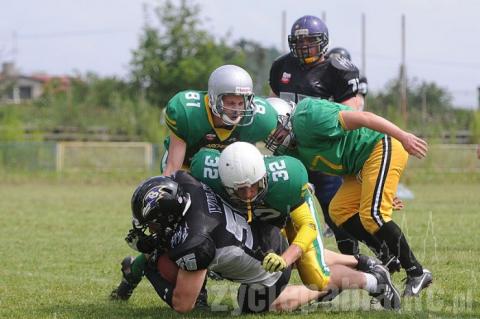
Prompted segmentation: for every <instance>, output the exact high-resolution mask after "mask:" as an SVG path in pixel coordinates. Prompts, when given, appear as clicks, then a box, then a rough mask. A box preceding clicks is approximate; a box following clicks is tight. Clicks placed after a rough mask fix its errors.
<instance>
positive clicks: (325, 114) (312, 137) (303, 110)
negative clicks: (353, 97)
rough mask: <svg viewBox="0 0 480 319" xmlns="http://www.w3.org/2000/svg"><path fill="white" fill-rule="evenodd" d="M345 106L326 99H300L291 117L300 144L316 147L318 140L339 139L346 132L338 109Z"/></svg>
mask: <svg viewBox="0 0 480 319" xmlns="http://www.w3.org/2000/svg"><path fill="white" fill-rule="evenodd" d="M344 110H351V108H349V107H347V106H343V105H341V104H338V103H333V102H330V101H326V100H319V99H311V98H307V99H304V100H302V101H301V102H300V103H299V104H298V105H297V109H296V110H295V115H294V116H293V119H292V126H293V131H294V132H295V136H296V139H297V140H298V141H299V143H301V144H302V146H306V147H316V145H317V144H318V143H317V141H318V140H329V139H339V138H341V137H343V136H345V134H346V130H345V128H344V126H343V122H342V118H341V116H340V111H344Z"/></svg>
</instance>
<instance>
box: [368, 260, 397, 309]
mask: <svg viewBox="0 0 480 319" xmlns="http://www.w3.org/2000/svg"><path fill="white" fill-rule="evenodd" d="M370 273H371V274H372V275H373V276H375V278H377V282H378V283H377V285H378V288H377V292H375V293H370V296H372V297H375V299H377V300H378V301H380V304H381V305H382V307H383V308H385V309H388V310H398V309H400V304H401V302H400V294H399V293H398V291H397V289H396V288H395V286H394V285H393V283H392V278H391V277H390V273H389V272H388V269H387V268H385V267H384V266H382V265H375V266H374V267H373V269H372V271H370Z"/></svg>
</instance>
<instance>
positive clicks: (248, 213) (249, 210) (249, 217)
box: [247, 201, 253, 224]
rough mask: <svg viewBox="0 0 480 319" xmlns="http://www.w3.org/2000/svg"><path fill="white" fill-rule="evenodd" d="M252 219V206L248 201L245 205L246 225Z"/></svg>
mask: <svg viewBox="0 0 480 319" xmlns="http://www.w3.org/2000/svg"><path fill="white" fill-rule="evenodd" d="M252 219H253V214H252V205H251V203H250V201H249V202H248V203H247V223H249V224H250V223H251V222H252Z"/></svg>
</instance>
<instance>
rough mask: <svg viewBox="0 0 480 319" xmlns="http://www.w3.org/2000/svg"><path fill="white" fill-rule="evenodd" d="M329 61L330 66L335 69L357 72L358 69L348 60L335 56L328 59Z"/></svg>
mask: <svg viewBox="0 0 480 319" xmlns="http://www.w3.org/2000/svg"><path fill="white" fill-rule="evenodd" d="M329 61H330V64H331V65H332V66H333V67H334V68H335V69H338V70H342V71H353V72H358V68H357V67H356V66H355V64H353V63H352V62H351V61H350V60H348V59H346V58H344V57H342V56H338V55H336V54H335V55H333V56H332V57H330V59H329Z"/></svg>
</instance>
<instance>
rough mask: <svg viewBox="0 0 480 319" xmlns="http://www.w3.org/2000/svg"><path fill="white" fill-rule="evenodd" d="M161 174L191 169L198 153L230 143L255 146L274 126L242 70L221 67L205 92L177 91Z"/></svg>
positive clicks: (270, 112)
mask: <svg viewBox="0 0 480 319" xmlns="http://www.w3.org/2000/svg"><path fill="white" fill-rule="evenodd" d="M165 122H166V124H167V126H168V128H169V129H170V135H169V136H168V137H167V139H166V141H165V150H166V151H165V153H164V156H163V158H162V166H161V168H162V171H163V172H162V173H163V174H164V175H170V174H172V173H173V172H175V171H176V170H178V169H181V168H182V166H184V167H186V168H188V167H189V166H190V160H191V157H192V156H193V155H194V154H195V153H196V152H197V151H198V150H199V149H200V148H201V147H209V148H215V149H223V148H225V146H226V145H228V144H231V143H233V142H235V141H244V142H249V143H256V142H259V141H262V140H263V139H265V138H266V137H267V136H268V134H270V132H271V131H272V130H273V129H274V128H275V126H276V113H275V110H273V109H272V107H271V106H270V105H269V104H268V102H266V101H265V100H264V99H262V98H259V97H255V96H254V94H253V83H252V78H251V77H250V75H249V74H248V72H247V71H245V70H244V69H242V68H240V67H238V66H235V65H223V66H221V67H219V68H217V69H215V70H214V71H213V72H212V74H211V75H210V78H209V80H208V91H207V92H205V91H195V90H188V91H181V92H179V93H177V94H176V95H175V96H174V97H173V98H172V99H171V100H170V101H169V102H168V104H167V107H166V113H165Z"/></svg>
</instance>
